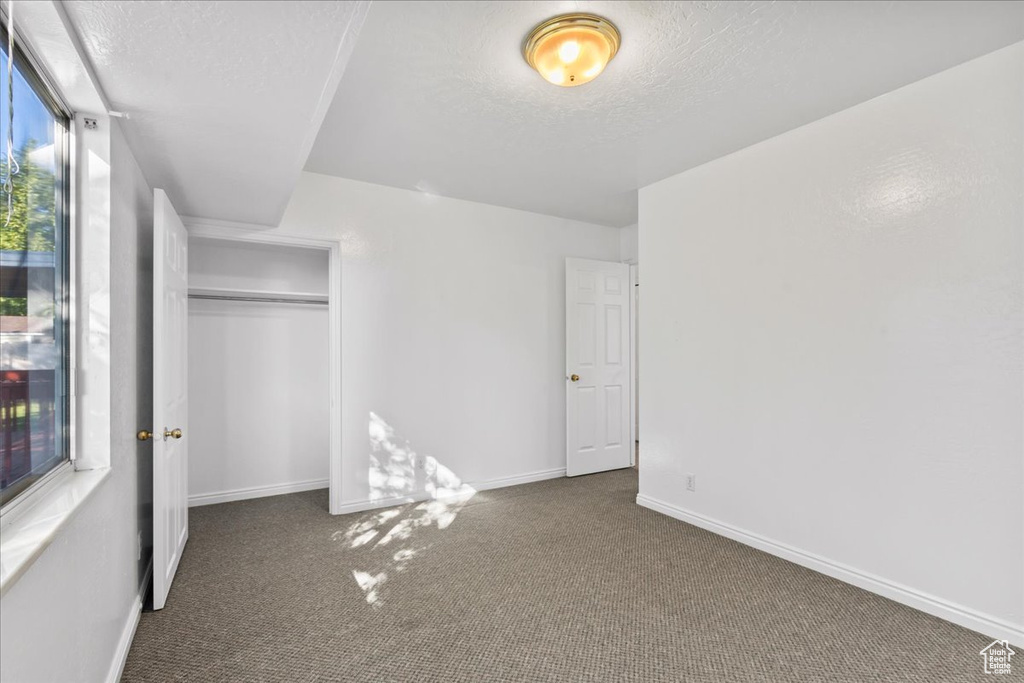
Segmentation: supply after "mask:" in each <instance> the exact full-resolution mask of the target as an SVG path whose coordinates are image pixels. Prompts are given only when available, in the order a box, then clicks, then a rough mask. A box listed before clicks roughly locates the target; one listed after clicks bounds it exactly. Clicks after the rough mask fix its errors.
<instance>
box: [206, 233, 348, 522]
mask: <svg viewBox="0 0 1024 683" xmlns="http://www.w3.org/2000/svg"><path fill="white" fill-rule="evenodd" d="M188 261H189V263H188V276H189V289H188V291H189V295H188V298H189V302H188V358H189V361H188V365H189V368H188V401H189V426H190V430H191V444H190V451H189V462H188V490H189V506H190V507H193V506H197V505H209V504H213V503H224V502H229V501H236V500H244V499H248V498H260V497H263V496H272V495H279V494H284V493H295V492H299V491H311V490H315V489H328V488H331V489H335V488H337V489H340V486H332V476H331V475H332V471H337V470H338V469H340V468H335V467H334V466H333V461H334V460H335V459H340V451H339V450H338V448H337V446H336V444H337V443H340V440H339V439H338V436H337V433H336V432H337V426H336V424H335V423H336V422H337V420H336V419H332V415H333V414H334V412H335V411H333V410H332V405H337V403H339V401H336V396H335V394H336V392H337V390H338V389H337V387H340V379H339V378H338V377H337V374H338V372H337V371H338V367H339V363H340V358H339V354H338V347H339V346H340V342H338V340H337V337H338V335H339V334H340V326H339V325H338V324H337V323H338V320H339V316H338V311H337V307H338V306H339V305H340V301H338V297H337V296H335V295H334V294H335V292H332V290H340V287H334V286H333V285H332V283H336V282H339V281H340V280H339V279H338V277H337V273H336V272H335V273H332V269H333V270H335V271H336V269H337V250H336V249H333V248H331V247H330V246H320V245H315V246H306V245H296V244H290V243H287V240H285V239H284V238H282V239H281V240H280V241H274V242H268V241H265V239H260V240H253V239H244V238H241V237H231V238H226V237H210V236H204V235H201V234H200V235H197V234H196V231H195V230H193V231H192V232H191V233H190V236H189V258H188ZM332 331H333V332H332ZM332 359H335V360H332ZM335 384H336V385H337V386H335Z"/></svg>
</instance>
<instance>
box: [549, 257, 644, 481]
mask: <svg viewBox="0 0 1024 683" xmlns="http://www.w3.org/2000/svg"><path fill="white" fill-rule="evenodd" d="M629 290H630V287H629V266H627V265H626V264H624V263H609V262H605V261H588V260H585V259H575V258H567V259H566V260H565V362H566V372H565V375H566V376H565V386H566V391H565V408H566V411H565V414H566V442H567V443H566V447H567V450H566V455H565V464H566V474H568V475H569V476H570V477H574V476H576V475H579V474H590V473H591V472H603V471H604V470H615V469H620V468H623V467H629V466H630V443H629V441H630V428H629V427H630V425H629V419H630V407H629V406H630V403H629V399H630V374H631V373H630V362H629V361H630V356H629V301H630V291H629Z"/></svg>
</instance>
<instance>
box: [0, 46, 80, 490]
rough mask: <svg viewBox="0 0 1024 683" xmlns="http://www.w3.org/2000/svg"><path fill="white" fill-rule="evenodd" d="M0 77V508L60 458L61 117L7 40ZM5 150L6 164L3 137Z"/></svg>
mask: <svg viewBox="0 0 1024 683" xmlns="http://www.w3.org/2000/svg"><path fill="white" fill-rule="evenodd" d="M0 36H2V42H3V56H2V60H0V61H2V68H0V157H2V163H0V181H7V180H8V179H9V181H10V183H9V185H8V184H6V183H4V185H3V187H0V505H6V504H7V503H9V502H10V501H11V500H12V499H13V498H14V497H15V496H17V495H18V494H20V493H22V492H24V491H25V490H26V489H28V488H29V487H30V486H32V485H33V484H34V483H36V482H38V481H39V480H40V479H42V478H43V477H45V476H46V475H47V474H48V473H50V472H52V471H53V470H54V469H55V468H57V467H59V466H60V465H62V464H64V463H65V462H67V461H68V460H69V457H70V450H71V449H70V439H69V436H70V429H69V426H70V403H69V392H68V378H69V374H70V373H69V365H70V364H69V358H70V346H69V344H70V325H69V301H68V292H69V277H68V263H69V260H70V259H69V246H70V243H69V235H70V232H69V221H68V206H69V197H70V195H69V178H70V170H69V153H68V150H69V134H68V126H69V121H70V118H69V116H68V114H67V113H66V112H65V110H64V108H63V107H62V106H61V105H60V104H59V103H58V101H57V100H56V98H54V97H53V96H52V94H51V91H50V90H49V88H47V87H46V85H45V83H44V81H43V80H42V78H40V77H39V75H38V73H37V72H36V70H35V69H34V68H33V67H32V65H31V63H30V62H29V60H28V59H27V58H26V56H25V54H24V53H23V52H22V51H21V50H20V49H18V47H17V45H15V49H14V55H13V57H14V60H13V61H14V79H13V105H14V106H13V109H14V117H13V118H14V125H13V128H12V126H11V118H10V114H11V102H10V101H9V99H8V37H7V33H6V31H5V30H2V29H0ZM9 134H10V135H11V139H12V141H13V147H12V149H11V156H12V157H13V163H10V162H9V160H8V156H7V141H8V135H9Z"/></svg>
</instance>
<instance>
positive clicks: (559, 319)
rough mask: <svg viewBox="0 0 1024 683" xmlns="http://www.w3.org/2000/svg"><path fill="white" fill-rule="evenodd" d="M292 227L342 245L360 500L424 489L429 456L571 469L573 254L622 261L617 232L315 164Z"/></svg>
mask: <svg viewBox="0 0 1024 683" xmlns="http://www.w3.org/2000/svg"><path fill="white" fill-rule="evenodd" d="M277 231H278V232H282V233H288V234H293V235H301V236H306V237H313V238H322V239H334V240H339V241H340V242H341V245H342V252H343V263H342V406H341V421H342V450H343V459H344V462H343V467H342V477H343V486H342V489H343V490H342V498H343V500H344V502H345V503H348V504H352V505H354V506H357V505H360V504H363V503H365V502H367V501H370V500H380V499H384V498H389V497H392V496H396V497H400V496H407V495H411V496H415V495H417V494H419V493H421V492H422V490H423V489H424V486H426V485H427V479H428V478H425V476H424V475H423V473H418V472H417V471H415V470H414V469H413V468H412V467H411V463H412V461H413V459H414V458H413V456H414V455H415V456H419V457H421V458H427V457H430V458H433V459H435V460H436V462H437V463H438V465H439V466H440V467H441V468H445V470H446V471H450V472H451V473H452V474H453V475H454V476H455V477H456V478H458V479H459V480H461V481H463V482H470V483H479V482H487V481H491V480H495V479H507V478H514V477H523V476H555V475H558V474H559V472H560V471H561V470H563V469H564V468H565V367H564V357H565V295H564V289H565V257H566V256H577V257H582V258H594V259H604V260H609V261H617V260H618V252H619V231H618V230H617V229H615V228H607V227H602V226H595V225H590V224H586V223H580V222H576V221H570V220H565V219H559V218H552V217H548V216H542V215H539V214H532V213H527V212H523V211H516V210H512V209H505V208H499V207H494V206H488V205H485V204H477V203H473V202H466V201H460V200H454V199H447V198H442V197H437V196H432V195H427V194H422V193H418V192H410V191H407V190H399V189H394V188H388V187H383V186H378V185H372V184H367V183H360V182H355V181H350V180H344V179H340V178H334V177H330V176H323V175H317V174H311V173H305V174H303V177H302V179H301V181H300V183H299V186H298V188H297V189H296V191H295V194H294V195H293V197H292V201H291V204H290V205H289V207H288V210H287V212H286V214H285V218H284V221H283V222H282V225H281V227H280V228H278V230H277ZM387 468H391V470H392V472H391V474H392V475H393V476H383V477H382V473H383V471H384V470H385V469H387ZM371 480H372V482H373V483H371Z"/></svg>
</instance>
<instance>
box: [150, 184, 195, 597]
mask: <svg viewBox="0 0 1024 683" xmlns="http://www.w3.org/2000/svg"><path fill="white" fill-rule="evenodd" d="M153 214H154V215H153V423H154V424H153V609H162V608H163V606H164V603H165V602H166V601H167V593H168V591H170V589H171V581H173V580H174V573H175V571H177V569H178V562H179V561H180V560H181V553H182V551H183V550H184V549H185V541H187V540H188V437H187V434H188V425H187V424H186V422H187V418H188V233H186V231H185V226H184V225H182V223H181V219H180V218H179V217H178V214H177V213H176V212H175V211H174V207H173V206H171V202H170V200H168V199H167V195H166V194H164V191H163V190H154V192H153Z"/></svg>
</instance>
